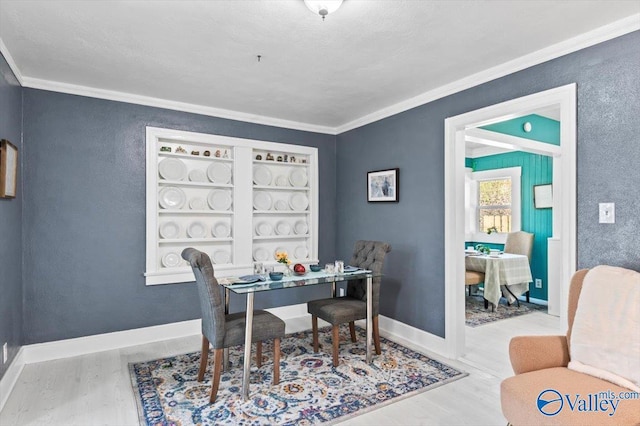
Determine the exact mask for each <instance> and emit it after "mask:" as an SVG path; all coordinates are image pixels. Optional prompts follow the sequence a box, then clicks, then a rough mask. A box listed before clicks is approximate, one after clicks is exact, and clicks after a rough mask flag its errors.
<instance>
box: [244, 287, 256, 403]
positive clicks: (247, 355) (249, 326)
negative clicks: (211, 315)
mask: <svg viewBox="0 0 640 426" xmlns="http://www.w3.org/2000/svg"><path fill="white" fill-rule="evenodd" d="M253 295H254V293H247V312H246V318H245V330H244V366H243V371H242V399H244V400H245V401H247V400H248V399H249V374H250V371H249V370H250V369H251V333H252V332H253Z"/></svg>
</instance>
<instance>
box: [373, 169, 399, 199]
mask: <svg viewBox="0 0 640 426" xmlns="http://www.w3.org/2000/svg"><path fill="white" fill-rule="evenodd" d="M399 173H400V169H398V168H395V169H388V170H376V171H373V172H367V201H368V202H370V203H397V202H398V201H399V199H400V198H399V194H398V192H399V191H398V190H399Z"/></svg>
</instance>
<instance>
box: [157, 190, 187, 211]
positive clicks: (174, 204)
mask: <svg viewBox="0 0 640 426" xmlns="http://www.w3.org/2000/svg"><path fill="white" fill-rule="evenodd" d="M158 195H159V196H158V201H159V202H160V207H162V208H163V209H176V210H179V209H181V208H182V206H184V203H185V202H186V201H187V196H186V195H185V193H184V191H183V190H182V189H180V188H176V187H175V186H165V187H164V188H162V189H161V190H160V193H159V194H158Z"/></svg>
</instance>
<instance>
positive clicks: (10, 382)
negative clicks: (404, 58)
mask: <svg viewBox="0 0 640 426" xmlns="http://www.w3.org/2000/svg"><path fill="white" fill-rule="evenodd" d="M24 364H25V361H24V346H23V347H21V348H20V350H18V354H17V355H16V356H15V358H13V361H11V364H9V368H7V371H6V372H5V373H4V376H2V379H0V411H2V409H3V408H4V404H6V403H7V400H8V399H9V395H10V394H11V391H12V390H13V388H14V386H15V385H16V383H17V382H18V378H19V377H20V373H22V369H23V368H24Z"/></svg>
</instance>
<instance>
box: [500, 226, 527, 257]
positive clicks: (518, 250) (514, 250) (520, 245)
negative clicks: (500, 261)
mask: <svg viewBox="0 0 640 426" xmlns="http://www.w3.org/2000/svg"><path fill="white" fill-rule="evenodd" d="M533 238H534V234H531V233H529V232H524V231H518V232H510V233H509V234H507V241H506V242H505V244H504V252H505V253H511V254H523V255H525V256H527V257H528V258H529V262H531V252H532V251H533Z"/></svg>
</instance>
